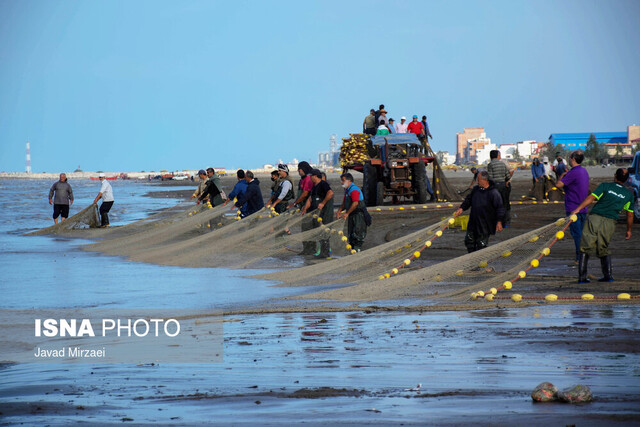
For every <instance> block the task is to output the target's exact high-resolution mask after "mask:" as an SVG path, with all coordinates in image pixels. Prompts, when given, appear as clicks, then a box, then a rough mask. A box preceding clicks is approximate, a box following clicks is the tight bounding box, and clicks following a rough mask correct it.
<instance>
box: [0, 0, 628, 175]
mask: <svg viewBox="0 0 640 427" xmlns="http://www.w3.org/2000/svg"><path fill="white" fill-rule="evenodd" d="M638 17H640V1H637V0H630V1H615V0H612V1H590V0H579V1H569V0H564V1H555V0H554V1H544V0H536V1H529V2H525V1H518V0H515V1H514V0H509V1H488V2H486V1H484V2H481V1H472V2H470V1H447V2H445V1H437V2H436V1H433V2H428V1H416V2H410V1H406V2H405V1H389V0H388V1H384V2H379V1H363V2H356V1H335V2H334V1H268V2H260V1H257V0H256V1H224V2H221V1H220V2H218V1H171V2H166V1H140V0H136V1H65V0H62V1H48V0H47V1H45V0H42V1H30V0H0V171H23V170H24V164H25V161H24V155H25V142H26V141H27V138H28V139H29V140H30V141H31V152H32V167H33V171H34V172H42V171H47V172H56V171H70V170H73V169H75V168H76V167H77V166H78V165H81V166H82V168H83V169H84V170H89V171H95V170H105V171H140V170H152V169H153V170H160V169H169V170H176V169H183V168H200V167H205V166H209V165H212V166H227V167H233V166H236V167H249V168H251V167H256V166H261V165H262V164H263V163H273V162H275V161H276V160H277V159H279V158H282V159H284V160H285V161H288V160H291V159H292V158H293V157H296V158H298V159H300V160H311V161H316V160H317V152H318V151H320V150H326V149H328V143H329V136H330V135H331V134H333V133H335V134H337V135H338V137H339V138H340V137H343V136H346V135H347V134H348V133H349V132H358V131H360V130H361V123H362V120H363V118H364V116H365V115H366V114H367V112H368V110H369V108H371V107H375V106H377V105H378V104H380V103H384V104H385V105H386V106H387V110H388V111H389V113H390V114H389V115H390V116H391V117H394V118H396V119H399V118H400V116H402V115H406V116H410V115H412V114H414V113H415V114H419V115H422V114H426V115H427V116H428V117H429V124H430V126H431V133H432V134H433V136H434V138H435V139H434V142H433V146H434V148H435V149H436V150H449V151H451V152H453V151H454V150H455V148H454V144H455V135H456V132H461V131H462V129H463V128H465V127H485V128H486V130H487V134H488V136H489V137H490V138H492V140H493V141H494V142H497V143H503V142H505V143H506V142H513V141H520V140H525V139H536V140H543V141H546V140H547V138H548V136H549V134H550V133H553V132H599V131H625V130H626V126H627V125H629V124H633V123H637V124H640V79H639V78H638V75H639V73H640V55H638V52H639V51H640V26H638V24H637V22H638Z"/></svg>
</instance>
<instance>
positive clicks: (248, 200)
mask: <svg viewBox="0 0 640 427" xmlns="http://www.w3.org/2000/svg"><path fill="white" fill-rule="evenodd" d="M244 179H245V181H247V191H245V193H244V194H243V195H242V196H240V197H239V198H238V201H237V202H236V203H235V205H234V206H235V207H236V208H239V207H241V206H243V205H245V204H246V206H247V211H246V212H247V213H246V214H243V213H242V211H241V212H240V216H241V217H242V218H245V217H247V216H249V215H253V214H254V213H256V212H258V211H259V210H260V209H262V208H264V200H262V191H260V180H258V178H255V177H254V176H253V172H251V171H246V172H245V173H244Z"/></svg>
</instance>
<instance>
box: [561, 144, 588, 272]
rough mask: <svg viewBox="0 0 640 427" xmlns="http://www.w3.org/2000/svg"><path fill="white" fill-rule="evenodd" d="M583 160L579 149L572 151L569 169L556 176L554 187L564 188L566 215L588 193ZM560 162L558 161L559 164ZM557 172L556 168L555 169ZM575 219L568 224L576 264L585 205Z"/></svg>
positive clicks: (585, 211)
mask: <svg viewBox="0 0 640 427" xmlns="http://www.w3.org/2000/svg"><path fill="white" fill-rule="evenodd" d="M583 160H584V154H583V153H582V152H581V151H574V152H573V153H571V155H570V156H569V164H570V165H571V170H570V171H568V172H566V171H565V172H564V173H563V174H562V175H560V177H559V178H558V182H557V183H556V187H558V188H562V189H564V210H565V213H566V214H567V215H571V212H572V211H573V210H574V209H575V208H576V207H577V206H578V205H579V204H580V202H582V201H583V200H584V199H585V198H586V197H587V196H588V195H589V172H587V170H586V169H585V168H583V167H582V166H581V165H582V161H583ZM560 164H561V163H558V165H560ZM556 172H557V169H556ZM576 217H577V218H576V220H575V221H572V222H571V225H570V226H569V232H570V233H571V237H573V243H574V244H575V246H576V260H575V263H576V264H578V260H579V259H580V239H581V237H582V228H583V227H584V221H585V219H586V218H587V207H586V206H585V207H584V208H582V209H580V212H578V213H576Z"/></svg>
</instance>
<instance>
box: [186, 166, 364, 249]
mask: <svg viewBox="0 0 640 427" xmlns="http://www.w3.org/2000/svg"><path fill="white" fill-rule="evenodd" d="M297 167H298V175H299V176H300V180H299V181H298V186H297V192H296V191H294V181H293V179H292V178H291V177H290V175H289V173H290V171H289V166H287V165H286V164H280V165H278V167H277V169H276V170H274V171H272V172H271V191H270V196H269V198H268V199H267V201H266V203H265V201H264V199H263V197H262V190H261V189H260V181H259V180H258V178H256V177H255V175H254V173H253V172H251V171H249V170H248V171H244V170H242V169H239V170H238V171H237V172H236V177H237V180H238V181H237V183H236V184H235V186H234V187H233V190H232V191H231V192H230V193H229V195H228V196H226V195H225V194H224V192H223V191H222V189H221V186H220V182H219V178H218V177H217V176H216V174H215V171H214V170H213V168H207V170H206V171H205V170H204V169H201V170H200V171H199V172H198V176H199V177H200V183H199V185H198V188H196V190H195V192H194V193H193V195H192V196H191V198H193V199H196V203H197V204H200V203H203V202H209V203H211V205H212V206H219V205H224V206H226V205H227V204H229V203H232V207H231V209H237V210H239V211H240V217H242V218H244V217H247V216H250V215H253V214H254V213H256V212H258V211H260V210H261V209H262V208H264V207H266V208H267V209H269V210H271V209H273V211H275V212H276V213H278V214H282V213H284V212H286V211H288V210H292V209H294V210H296V211H297V210H299V211H300V214H301V215H305V214H307V213H309V212H317V214H318V216H319V217H320V218H322V221H323V223H325V224H327V223H330V222H332V221H334V218H335V217H334V215H335V214H334V196H335V193H334V191H333V189H332V188H331V185H330V184H329V183H328V182H327V176H326V174H325V173H324V172H322V171H320V170H319V169H314V168H312V167H311V165H310V164H309V163H308V162H306V161H303V162H300V163H298V166H297ZM341 183H342V187H343V188H344V190H345V196H344V198H343V200H342V204H341V205H340V208H339V209H338V212H337V217H338V218H345V219H346V220H347V238H348V241H349V244H350V245H351V247H352V248H353V250H355V251H360V250H361V249H362V245H363V243H364V239H365V237H366V233H367V225H366V220H365V215H366V206H365V203H364V197H363V193H362V190H360V188H359V187H358V186H356V185H355V184H354V179H353V176H352V175H351V174H350V173H345V174H343V175H342V176H341ZM319 226H320V223H319V222H318V221H317V220H315V219H314V218H313V217H311V216H305V218H304V219H303V221H302V223H301V228H302V231H303V232H304V231H308V230H312V229H314V228H316V227H319ZM286 231H287V232H289V230H286ZM301 254H303V255H315V256H317V257H322V258H326V257H329V256H330V254H331V248H330V245H329V241H328V240H321V241H319V242H316V241H311V240H310V241H305V242H303V250H302V252H301Z"/></svg>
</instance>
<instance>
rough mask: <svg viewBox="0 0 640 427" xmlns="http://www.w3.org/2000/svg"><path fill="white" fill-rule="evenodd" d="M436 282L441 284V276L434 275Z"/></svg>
mask: <svg viewBox="0 0 640 427" xmlns="http://www.w3.org/2000/svg"><path fill="white" fill-rule="evenodd" d="M433 279H434V280H435V281H436V282H442V276H441V275H439V274H438V275H436V277H434V278H433Z"/></svg>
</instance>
